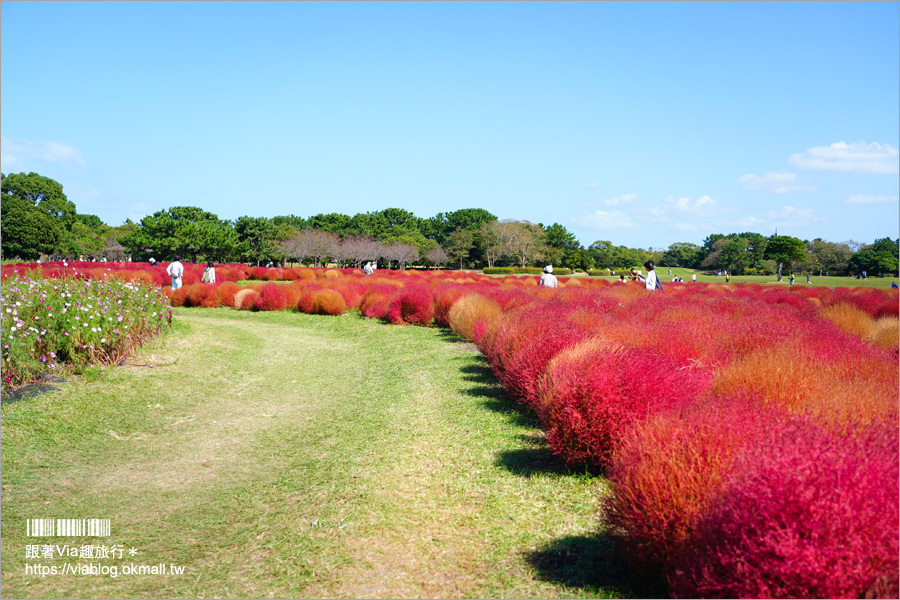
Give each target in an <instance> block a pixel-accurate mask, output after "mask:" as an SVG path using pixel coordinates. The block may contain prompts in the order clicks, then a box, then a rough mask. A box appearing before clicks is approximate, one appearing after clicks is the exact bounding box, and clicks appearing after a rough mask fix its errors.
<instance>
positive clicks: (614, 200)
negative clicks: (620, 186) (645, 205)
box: [603, 194, 638, 206]
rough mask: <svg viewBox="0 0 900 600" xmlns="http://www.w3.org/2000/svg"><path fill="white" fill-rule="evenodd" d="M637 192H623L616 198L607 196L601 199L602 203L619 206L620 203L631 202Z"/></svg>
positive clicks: (635, 198) (635, 197)
mask: <svg viewBox="0 0 900 600" xmlns="http://www.w3.org/2000/svg"><path fill="white" fill-rule="evenodd" d="M637 197H638V195H637V194H624V195H622V196H619V197H617V198H607V199H606V200H604V201H603V204H605V205H606V206H619V205H621V204H631V203H632V202H634V201H635V200H637Z"/></svg>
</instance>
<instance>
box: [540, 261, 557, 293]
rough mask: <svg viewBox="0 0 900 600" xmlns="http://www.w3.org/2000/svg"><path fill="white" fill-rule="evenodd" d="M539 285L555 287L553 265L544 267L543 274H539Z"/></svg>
mask: <svg viewBox="0 0 900 600" xmlns="http://www.w3.org/2000/svg"><path fill="white" fill-rule="evenodd" d="M540 285H545V286H547V287H552V288H555V287H556V277H555V276H554V275H553V265H547V266H546V267H544V274H543V275H541V281H540Z"/></svg>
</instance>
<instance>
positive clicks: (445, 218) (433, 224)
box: [422, 208, 497, 245]
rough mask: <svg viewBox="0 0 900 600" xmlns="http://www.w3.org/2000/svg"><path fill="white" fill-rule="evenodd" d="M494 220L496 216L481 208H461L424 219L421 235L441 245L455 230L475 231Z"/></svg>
mask: <svg viewBox="0 0 900 600" xmlns="http://www.w3.org/2000/svg"><path fill="white" fill-rule="evenodd" d="M496 220H497V217H496V216H494V215H492V214H491V213H489V212H488V211H486V210H484V209H483V208H462V209H460V210H456V211H453V212H450V213H438V214H436V215H435V216H433V217H431V218H430V219H426V220H425V221H424V223H423V231H422V233H424V234H425V236H426V237H430V238H432V239H434V240H435V241H437V242H438V243H439V244H441V245H443V244H445V243H447V241H448V240H449V239H450V236H451V235H452V234H453V232H454V231H456V230H457V229H466V230H469V231H477V230H478V228H479V227H481V225H482V224H483V223H490V222H491V221H496Z"/></svg>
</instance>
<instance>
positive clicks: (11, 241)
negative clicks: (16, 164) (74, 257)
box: [0, 173, 75, 260]
mask: <svg viewBox="0 0 900 600" xmlns="http://www.w3.org/2000/svg"><path fill="white" fill-rule="evenodd" d="M74 217H75V205H74V204H73V203H72V202H70V201H69V199H68V198H66V195H65V194H64V193H63V187H62V185H60V184H59V183H58V182H56V181H54V180H53V179H50V178H48V177H42V176H41V175H38V174H37V173H28V174H27V175H26V174H25V173H13V174H10V175H5V174H3V173H0V219H2V226H3V236H2V252H3V256H4V258H12V257H16V256H18V257H20V258H22V259H26V260H35V259H37V258H38V257H39V256H40V255H41V254H42V253H43V254H56V253H67V252H69V251H70V250H71V242H70V241H71V238H70V233H69V230H70V228H71V225H72V223H73V222H74Z"/></svg>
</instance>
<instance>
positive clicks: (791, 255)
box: [765, 235, 807, 269]
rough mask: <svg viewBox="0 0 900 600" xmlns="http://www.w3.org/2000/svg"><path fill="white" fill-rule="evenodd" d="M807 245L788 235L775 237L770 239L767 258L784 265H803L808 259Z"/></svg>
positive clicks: (766, 253)
mask: <svg viewBox="0 0 900 600" xmlns="http://www.w3.org/2000/svg"><path fill="white" fill-rule="evenodd" d="M806 246H807V245H806V243H805V242H804V241H803V240H798V239H797V238H795V237H790V236H787V235H773V236H772V237H770V238H769V241H768V245H767V246H766V250H765V258H766V259H771V260H774V261H775V262H777V263H778V265H779V269H780V268H781V266H782V265H791V264H793V263H801V262H803V261H804V260H805V259H806Z"/></svg>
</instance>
